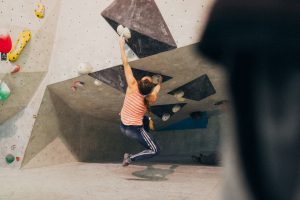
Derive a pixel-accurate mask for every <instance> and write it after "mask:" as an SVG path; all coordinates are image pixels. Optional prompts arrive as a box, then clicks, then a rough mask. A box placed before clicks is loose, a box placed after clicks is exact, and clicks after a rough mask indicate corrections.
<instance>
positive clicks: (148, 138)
mask: <svg viewBox="0 0 300 200" xmlns="http://www.w3.org/2000/svg"><path fill="white" fill-rule="evenodd" d="M141 130H142V131H141V134H142V137H143V139H144V140H145V141H146V143H147V144H148V146H149V147H150V148H151V150H144V151H142V152H140V153H138V154H135V155H132V156H130V157H131V158H135V157H137V156H140V155H146V154H154V153H155V152H157V148H156V145H155V144H154V142H153V141H152V140H151V138H150V137H149V136H148V135H147V133H145V132H146V131H145V130H144V129H141Z"/></svg>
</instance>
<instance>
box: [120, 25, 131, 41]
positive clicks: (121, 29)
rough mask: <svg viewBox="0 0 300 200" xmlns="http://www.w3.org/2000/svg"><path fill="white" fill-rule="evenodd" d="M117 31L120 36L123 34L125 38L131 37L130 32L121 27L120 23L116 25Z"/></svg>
mask: <svg viewBox="0 0 300 200" xmlns="http://www.w3.org/2000/svg"><path fill="white" fill-rule="evenodd" d="M117 33H118V34H119V35H120V36H121V35H123V36H124V37H125V39H127V40H128V39H130V38H131V32H130V30H129V29H128V28H127V27H123V26H122V25H119V26H118V27H117Z"/></svg>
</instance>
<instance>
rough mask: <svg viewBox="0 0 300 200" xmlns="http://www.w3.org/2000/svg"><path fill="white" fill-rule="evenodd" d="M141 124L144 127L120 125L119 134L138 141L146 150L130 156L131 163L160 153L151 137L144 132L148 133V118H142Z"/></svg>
mask: <svg viewBox="0 0 300 200" xmlns="http://www.w3.org/2000/svg"><path fill="white" fill-rule="evenodd" d="M143 123H144V126H127V125H124V124H123V123H121V125H120V129H121V132H122V133H123V134H124V135H125V136H127V137H129V138H131V139H134V140H136V141H138V142H139V143H140V144H141V145H142V146H143V147H145V148H146V150H144V151H142V152H140V153H137V154H134V155H130V159H131V160H132V161H137V160H143V159H146V158H151V157H153V156H155V155H157V154H159V152H160V149H159V146H158V145H157V142H156V141H155V140H154V138H153V136H152V135H150V134H149V133H148V132H147V131H146V130H148V131H149V119H148V117H144V120H143Z"/></svg>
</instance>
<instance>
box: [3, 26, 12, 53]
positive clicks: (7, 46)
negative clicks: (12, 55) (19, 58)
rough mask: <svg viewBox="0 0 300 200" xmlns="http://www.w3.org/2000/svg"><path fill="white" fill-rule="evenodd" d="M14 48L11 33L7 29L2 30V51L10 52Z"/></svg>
mask: <svg viewBox="0 0 300 200" xmlns="http://www.w3.org/2000/svg"><path fill="white" fill-rule="evenodd" d="M11 48H12V41H11V38H10V35H9V34H8V33H7V32H5V31H0V52H1V53H8V52H10V50H11Z"/></svg>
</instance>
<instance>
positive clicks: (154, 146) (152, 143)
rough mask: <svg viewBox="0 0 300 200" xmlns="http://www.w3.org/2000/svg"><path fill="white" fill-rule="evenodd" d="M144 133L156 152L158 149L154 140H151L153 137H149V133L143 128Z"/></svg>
mask: <svg viewBox="0 0 300 200" xmlns="http://www.w3.org/2000/svg"><path fill="white" fill-rule="evenodd" d="M142 134H143V135H144V136H145V138H147V139H148V141H149V143H150V144H151V146H152V148H153V149H152V150H154V151H155V152H156V151H157V148H156V145H155V144H154V142H153V141H152V140H151V138H150V137H149V135H148V134H147V133H146V131H145V130H144V129H142Z"/></svg>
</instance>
